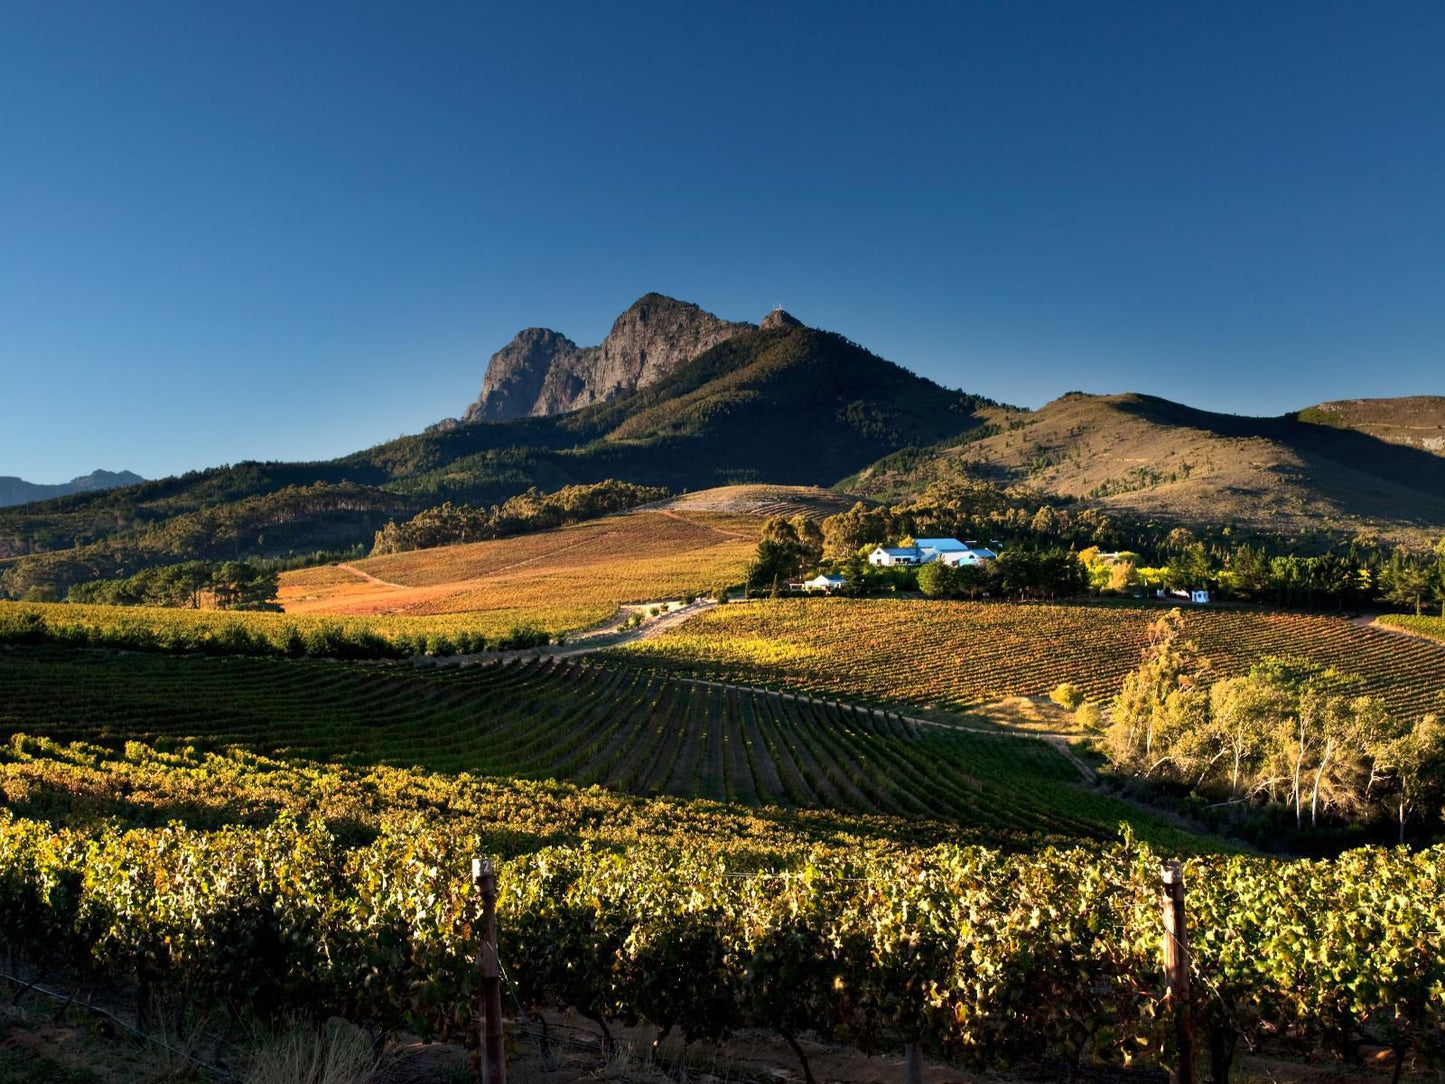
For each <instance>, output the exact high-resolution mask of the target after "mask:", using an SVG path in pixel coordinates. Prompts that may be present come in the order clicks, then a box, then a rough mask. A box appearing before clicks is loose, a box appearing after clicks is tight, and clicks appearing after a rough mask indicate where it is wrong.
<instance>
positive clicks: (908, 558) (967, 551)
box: [868, 538, 998, 568]
mask: <svg viewBox="0 0 1445 1084" xmlns="http://www.w3.org/2000/svg"><path fill="white" fill-rule="evenodd" d="M997 556H998V554H996V553H994V552H993V550H991V549H988V548H987V547H984V546H980V545H979V544H978V543H977V542H973V541H969V542H960V541H959V540H958V539H956V538H919V539H916V540H915V541H914V543H913V545H911V546H877V547H875V548H874V550H873V552H871V553H870V554H868V563H869V564H870V565H872V566H873V567H875V568H895V567H898V566H900V565H903V566H908V565H926V564H929V563H930V562H932V561H942V562H943V563H944V564H946V565H955V566H957V565H976V564H978V563H979V562H980V561H992V560H993V559H994V558H996V557H997Z"/></svg>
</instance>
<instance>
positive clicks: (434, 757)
mask: <svg viewBox="0 0 1445 1084" xmlns="http://www.w3.org/2000/svg"><path fill="white" fill-rule="evenodd" d="M0 685H3V687H4V688H5V689H6V698H5V701H4V704H3V706H0V734H4V733H16V732H22V733H26V734H32V735H38V736H43V737H47V738H52V739H55V740H58V741H88V742H99V743H103V744H107V745H110V746H113V747H121V746H123V744H124V743H125V742H127V741H143V742H151V743H162V744H164V745H166V746H167V747H183V746H186V745H196V746H198V747H203V748H210V749H223V748H226V747H231V746H234V747H239V748H243V749H247V750H252V751H255V752H260V753H265V754H276V755H285V756H289V757H296V758H304V759H307V760H316V761H330V762H340V763H346V764H352V765H370V764H387V765H396V766H401V767H411V766H416V767H419V768H423V769H426V770H430V771H439V772H451V773H458V772H467V773H471V774H473V775H484V776H491V777H505V778H517V779H539V780H541V779H547V780H561V781H564V782H572V783H576V784H579V785H583V786H589V785H598V786H602V787H605V788H607V789H609V790H613V791H618V792H622V793H628V794H636V795H670V796H674V797H678V798H699V799H707V800H711V801H716V802H733V803H737V804H740V805H742V806H747V807H753V808H758V807H779V808H784V809H788V808H796V809H818V810H831V811H834V812H839V813H849V814H861V815H868V816H872V815H882V816H890V817H897V818H903V819H906V820H908V821H910V822H920V821H936V822H940V827H939V829H938V832H939V833H941V834H943V835H946V836H951V837H956V838H970V839H976V840H978V841H980V842H994V843H1003V842H1008V841H1031V840H1041V839H1103V838H1110V837H1112V836H1114V835H1115V834H1116V833H1117V829H1118V826H1119V824H1120V822H1122V821H1128V822H1130V823H1132V824H1133V825H1134V826H1135V828H1136V831H1138V832H1139V833H1140V834H1141V835H1142V836H1145V837H1148V838H1154V839H1160V840H1169V841H1171V842H1184V843H1186V845H1192V846H1198V845H1200V843H1201V842H1202V841H1189V840H1186V839H1183V838H1182V837H1181V834H1180V833H1178V832H1177V831H1175V830H1173V829H1171V828H1169V827H1168V826H1166V825H1164V824H1163V823H1161V822H1160V821H1158V820H1157V819H1155V818H1152V817H1150V816H1148V815H1147V814H1144V813H1141V812H1140V811H1138V810H1137V809H1135V808H1134V807H1132V806H1129V805H1126V804H1124V803H1121V802H1118V801H1116V800H1114V799H1111V798H1108V797H1106V796H1103V795H1100V794H1097V793H1094V792H1093V791H1092V790H1090V789H1088V788H1087V787H1086V786H1085V785H1083V782H1082V780H1081V777H1080V772H1079V769H1078V768H1077V767H1075V765H1073V764H1072V763H1070V761H1069V760H1067V759H1066V758H1065V757H1064V756H1063V755H1062V754H1060V753H1059V752H1058V751H1056V750H1055V749H1053V748H1051V747H1050V746H1048V745H1046V744H1045V743H1044V742H1042V741H1039V740H1036V739H1034V738H1030V737H1021V736H1012V735H1007V734H987V733H969V732H962V731H957V730H952V729H948V728H944V727H937V726H920V725H915V724H913V723H911V722H909V721H906V720H905V719H903V718H901V717H899V716H898V715H897V714H894V713H886V714H884V713H875V712H873V711H869V710H864V709H858V708H854V707H850V706H848V705H846V704H840V703H836V702H821V701H810V700H801V699H795V698H793V697H790V696H782V695H779V694H777V693H774V692H768V691H765V690H751V689H737V688H730V689H724V688H719V687H716V686H712V685H709V684H706V683H700V682H694V681H688V680H683V679H678V678H674V677H670V676H664V675H652V674H647V673H643V672H640V671H637V670H635V669H629V668H609V667H604V666H595V665H583V664H580V663H576V662H555V663H554V662H551V661H547V662H532V663H514V664H506V665H503V664H494V665H487V666H473V667H465V668H446V669H443V668H418V667H412V666H389V665H358V664H341V663H324V662H312V661H305V660H301V661H288V660H274V659H251V658H185V657H181V658H173V657H168V656H152V655H117V654H110V653H105V652H87V653H83V654H74V653H72V654H67V653H63V652H58V651H55V650H52V649H45V648H26V649H12V650H10V651H7V652H0Z"/></svg>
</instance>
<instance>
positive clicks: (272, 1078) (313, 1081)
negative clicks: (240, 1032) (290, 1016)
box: [242, 1020, 380, 1084]
mask: <svg viewBox="0 0 1445 1084" xmlns="http://www.w3.org/2000/svg"><path fill="white" fill-rule="evenodd" d="M379 1067H380V1062H379V1060H378V1058H377V1057H376V1055H375V1053H373V1051H372V1047H371V1040H370V1039H369V1038H368V1037H367V1035H366V1033H365V1032H364V1031H362V1030H361V1029H359V1028H357V1027H355V1026H353V1025H351V1024H348V1023H346V1022H345V1021H343V1020H330V1021H328V1022H327V1023H326V1024H324V1025H322V1026H321V1027H319V1028H317V1027H302V1026H298V1027H295V1028H293V1029H292V1030H290V1031H288V1032H285V1033H283V1034H281V1035H279V1036H276V1037H273V1038H269V1039H267V1040H266V1041H264V1042H262V1043H261V1044H260V1045H259V1046H258V1048H257V1050H256V1052H255V1054H254V1056H253V1057H252V1058H251V1061H250V1066H249V1067H248V1070H247V1072H246V1075H245V1077H243V1078H242V1079H243V1080H244V1082H245V1084H371V1082H372V1081H373V1080H375V1079H376V1076H377V1070H378V1068H379Z"/></svg>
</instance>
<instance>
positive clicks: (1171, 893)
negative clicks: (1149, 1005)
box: [1163, 860, 1194, 1084]
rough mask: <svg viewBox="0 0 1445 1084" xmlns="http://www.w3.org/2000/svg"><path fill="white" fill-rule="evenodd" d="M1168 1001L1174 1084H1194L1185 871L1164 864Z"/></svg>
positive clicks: (1165, 993) (1165, 990) (1165, 988)
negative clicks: (1185, 910)
mask: <svg viewBox="0 0 1445 1084" xmlns="http://www.w3.org/2000/svg"><path fill="white" fill-rule="evenodd" d="M1163 903H1164V997H1165V1001H1166V1003H1167V1004H1168V1006H1169V1007H1170V1008H1171V1009H1172V1010H1173V1013H1174V1035H1175V1046H1176V1048H1177V1049H1176V1051H1175V1056H1176V1062H1175V1066H1174V1071H1173V1072H1172V1073H1171V1074H1170V1080H1171V1081H1173V1084H1194V1030H1193V1027H1192V1026H1191V1024H1190V1020H1189V931H1188V928H1187V927H1186V926H1185V924H1184V867H1183V865H1181V864H1180V863H1179V861H1178V860H1172V861H1169V862H1165V863H1164V899H1163Z"/></svg>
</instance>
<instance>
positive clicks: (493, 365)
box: [462, 293, 753, 422]
mask: <svg viewBox="0 0 1445 1084" xmlns="http://www.w3.org/2000/svg"><path fill="white" fill-rule="evenodd" d="M752 327H753V325H752V324H747V323H733V322H731V321H728V320H723V319H720V318H719V317H717V316H714V315H713V314H712V313H710V312H707V311H705V310H703V309H702V308H699V307H698V306H697V305H694V304H692V303H691V302H688V301H679V300H677V299H676V298H672V297H667V296H666V295H664V294H658V293H649V294H644V295H643V296H642V297H640V298H638V299H637V300H636V301H635V302H633V303H632V305H631V306H629V307H628V309H627V311H626V312H624V313H622V315H621V316H619V317H618V318H617V319H616V320H615V321H614V322H613V324H612V330H611V331H610V332H608V335H607V338H605V339H603V340H602V342H601V343H599V344H598V345H597V346H587V347H579V346H578V345H577V344H576V343H574V342H573V341H572V340H571V339H569V338H567V337H566V336H565V335H562V334H560V333H558V332H556V331H551V330H549V329H547V328H527V329H526V330H524V331H521V332H519V333H518V334H517V336H516V338H514V339H513V340H512V341H511V342H510V343H508V344H507V345H506V346H504V347H503V348H502V349H501V350H498V351H497V352H496V353H495V354H493V355H492V358H491V360H490V361H489V362H488V363H487V370H486V373H485V374H483V376H482V394H481V396H480V397H479V398H478V399H477V401H476V402H475V403H473V404H472V405H471V406H469V407H467V409H466V412H465V413H464V414H463V415H462V421H464V422H473V421H500V420H503V419H507V418H521V417H526V416H527V415H529V414H561V413H564V412H566V411H569V410H577V409H578V408H580V407H584V406H588V405H590V404H592V403H599V402H604V401H605V400H608V399H613V398H615V397H617V396H618V395H623V394H626V393H627V392H630V391H634V390H636V389H637V388H642V387H646V386H647V385H649V384H652V383H655V382H656V381H658V380H661V379H662V378H663V377H664V376H667V375H668V374H669V373H671V372H673V371H674V370H675V369H677V368H678V367H679V366H681V365H683V364H684V363H686V362H688V361H691V360H692V359H693V358H695V357H697V356H698V355H699V354H701V353H703V352H704V351H706V350H709V349H711V348H712V347H714V346H716V345H717V344H718V343H720V342H723V341H724V340H726V339H730V338H732V337H733V336H734V335H737V334H738V333H739V332H743V331H748V330H751V329H752Z"/></svg>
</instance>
